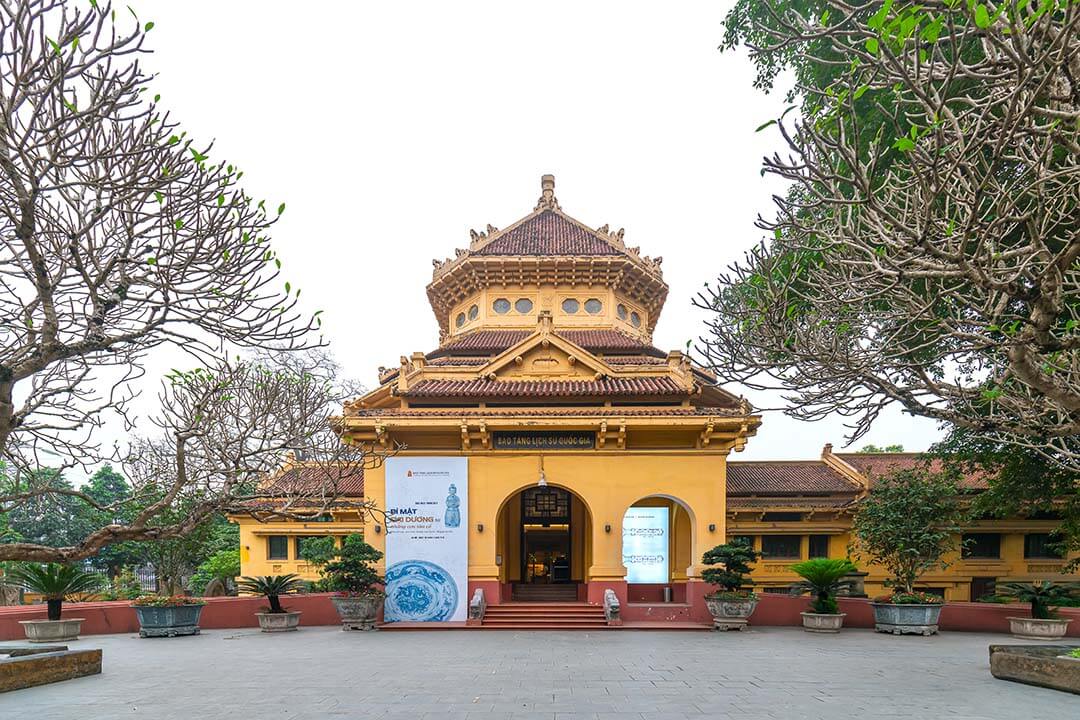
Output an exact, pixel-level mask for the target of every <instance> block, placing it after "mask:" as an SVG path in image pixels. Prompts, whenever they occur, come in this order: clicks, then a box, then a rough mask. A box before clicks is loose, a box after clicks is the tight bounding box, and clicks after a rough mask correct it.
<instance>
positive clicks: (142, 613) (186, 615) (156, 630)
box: [132, 605, 205, 638]
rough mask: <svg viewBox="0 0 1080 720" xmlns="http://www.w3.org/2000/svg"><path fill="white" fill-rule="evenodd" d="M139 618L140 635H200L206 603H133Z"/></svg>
mask: <svg viewBox="0 0 1080 720" xmlns="http://www.w3.org/2000/svg"><path fill="white" fill-rule="evenodd" d="M132 607H134V608H135V614H136V615H137V616H138V618H139V637H143V638H147V637H177V636H180V635H198V634H199V618H200V617H201V616H202V611H203V608H204V607H205V606H204V605H164V606H160V607H154V606H152V605H133V606H132Z"/></svg>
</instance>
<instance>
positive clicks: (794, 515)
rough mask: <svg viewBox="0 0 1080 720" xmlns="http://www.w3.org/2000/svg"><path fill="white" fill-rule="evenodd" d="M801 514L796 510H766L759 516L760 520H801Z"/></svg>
mask: <svg viewBox="0 0 1080 720" xmlns="http://www.w3.org/2000/svg"><path fill="white" fill-rule="evenodd" d="M802 519H803V514H802V513H798V512H767V513H764V514H763V515H762V516H761V520H762V522H802Z"/></svg>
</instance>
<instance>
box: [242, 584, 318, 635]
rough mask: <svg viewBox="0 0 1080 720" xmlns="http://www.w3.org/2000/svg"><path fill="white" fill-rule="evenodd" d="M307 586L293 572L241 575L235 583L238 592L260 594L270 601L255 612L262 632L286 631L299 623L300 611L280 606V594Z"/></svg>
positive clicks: (294, 628) (296, 590) (297, 590)
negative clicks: (267, 605) (254, 575)
mask: <svg viewBox="0 0 1080 720" xmlns="http://www.w3.org/2000/svg"><path fill="white" fill-rule="evenodd" d="M306 586H307V583H306V582H305V581H303V580H301V579H300V577H299V576H298V575H296V574H295V573H289V574H288V575H262V576H260V577H242V578H240V581H239V582H237V583H236V587H237V589H239V590H240V592H245V593H251V594H252V595H262V596H263V597H265V598H266V599H267V601H268V602H269V603H270V606H269V607H266V608H263V611H262V612H258V613H255V617H257V618H258V619H259V628H261V629H262V631H263V632H288V631H290V630H296V628H297V627H298V626H299V625H300V611H299V610H295V611H290V610H287V609H285V608H284V607H282V605H281V596H282V595H287V594H289V593H293V592H299V591H300V590H303V589H304V588H305V587H306Z"/></svg>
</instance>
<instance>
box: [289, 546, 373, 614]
mask: <svg viewBox="0 0 1080 720" xmlns="http://www.w3.org/2000/svg"><path fill="white" fill-rule="evenodd" d="M300 556H301V557H302V558H303V559H304V560H307V561H308V562H309V563H311V564H313V565H317V566H319V568H320V570H321V572H322V578H321V579H320V580H319V581H318V582H317V583H316V584H315V587H316V589H318V590H326V591H329V592H333V593H336V595H335V596H334V597H332V598H330V599H331V600H332V601H333V603H334V607H335V608H336V609H337V611H338V615H339V616H340V617H341V629H342V630H374V629H375V620H376V618H377V617H378V615H379V610H380V609H381V608H382V605H383V599H384V598H385V597H386V593H385V592H384V591H383V590H382V587H381V586H382V585H383V584H384V582H383V578H382V576H381V575H379V574H378V573H377V572H375V568H373V567H371V563H373V562H376V561H378V560H379V559H380V558H382V556H383V554H382V553H381V552H379V551H378V550H376V549H375V548H373V547H371V546H370V545H368V544H367V543H366V542H364V538H363V537H361V536H360V535H346V536H345V539H344V540H342V542H341V547H337V546H335V544H334V538H332V537H330V536H326V537H321V538H309V539H307V540H305V541H304V542H303V543H302V545H301V548H300Z"/></svg>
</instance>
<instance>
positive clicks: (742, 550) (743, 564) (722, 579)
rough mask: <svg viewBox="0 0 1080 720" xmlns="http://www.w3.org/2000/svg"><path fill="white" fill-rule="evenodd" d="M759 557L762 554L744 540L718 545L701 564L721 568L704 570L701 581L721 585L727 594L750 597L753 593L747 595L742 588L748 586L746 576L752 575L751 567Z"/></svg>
mask: <svg viewBox="0 0 1080 720" xmlns="http://www.w3.org/2000/svg"><path fill="white" fill-rule="evenodd" d="M759 557H760V554H759V553H758V552H757V551H756V550H754V549H753V548H752V547H751V546H750V543H749V542H747V540H745V539H744V538H736V539H734V540H732V541H731V542H729V543H725V544H723V545H717V546H716V547H714V548H713V549H712V550H708V551H706V552H705V554H704V555H702V557H701V562H702V563H703V564H705V565H719V566H720V567H708V568H706V569H705V570H702V572H701V579H702V580H704V581H705V582H707V583H710V584H712V585H719V586H720V587H721V588H723V590H724V592H726V593H729V594H733V595H740V596H745V597H749V596H751V595H752V593H747V592H745V591H744V590H743V589H742V588H743V587H744V586H745V585H747V584H748V580H747V578H746V576H747V575H749V574H750V566H751V565H753V564H754V562H755V561H757V559H758V558H759Z"/></svg>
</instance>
